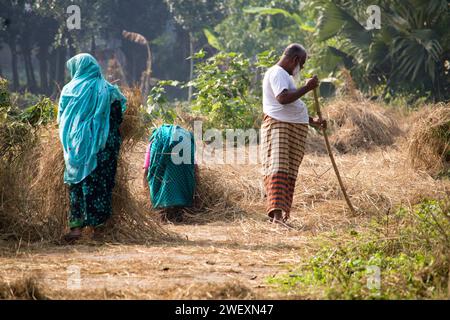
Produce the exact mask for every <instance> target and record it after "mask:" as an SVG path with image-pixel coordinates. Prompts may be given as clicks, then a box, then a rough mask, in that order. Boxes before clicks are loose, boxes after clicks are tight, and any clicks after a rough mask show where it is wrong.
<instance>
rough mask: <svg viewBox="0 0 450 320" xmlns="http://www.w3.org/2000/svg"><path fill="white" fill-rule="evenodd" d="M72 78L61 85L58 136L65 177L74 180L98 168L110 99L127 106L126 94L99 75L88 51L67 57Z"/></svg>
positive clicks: (107, 123)
mask: <svg viewBox="0 0 450 320" xmlns="http://www.w3.org/2000/svg"><path fill="white" fill-rule="evenodd" d="M67 68H68V69H69V72H70V76H71V77H72V80H71V81H70V82H69V83H68V84H67V85H65V86H64V88H63V90H62V92H61V98H60V101H59V108H58V125H59V137H60V140H61V143H62V146H63V150H64V160H65V164H66V170H65V172H64V181H65V183H67V184H77V183H80V182H81V181H83V180H84V179H85V178H86V177H87V176H89V175H90V174H91V173H92V172H93V171H94V170H95V169H96V168H97V154H98V153H99V152H100V151H101V150H103V149H104V148H105V145H106V141H107V139H108V135H109V131H110V130H109V129H110V124H109V119H110V110H111V105H112V104H113V102H115V101H117V102H119V103H120V106H121V108H122V112H124V111H125V109H126V101H127V100H126V98H125V97H124V96H123V94H122V93H121V92H120V90H119V88H118V87H117V86H113V85H111V84H110V83H109V82H108V81H106V80H105V78H104V77H103V75H102V72H101V69H100V66H99V64H98V62H97V61H96V60H95V58H94V57H92V56H91V55H90V54H86V53H83V54H79V55H76V56H75V57H73V58H72V59H70V60H69V61H67Z"/></svg>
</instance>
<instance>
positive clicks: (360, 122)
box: [325, 98, 401, 153]
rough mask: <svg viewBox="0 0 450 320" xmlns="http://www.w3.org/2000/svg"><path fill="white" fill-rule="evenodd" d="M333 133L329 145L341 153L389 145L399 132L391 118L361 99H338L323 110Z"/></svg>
mask: <svg viewBox="0 0 450 320" xmlns="http://www.w3.org/2000/svg"><path fill="white" fill-rule="evenodd" d="M325 115H326V118H327V119H329V123H330V129H331V130H332V131H333V132H332V136H331V139H330V140H331V143H332V144H333V146H334V147H335V148H336V149H337V150H338V151H339V152H342V153H348V152H354V151H357V150H361V149H362V150H367V149H371V148H373V147H375V146H389V145H392V144H393V143H394V141H395V137H396V136H398V135H399V134H400V133H401V130H400V128H399V125H398V122H397V120H396V119H395V117H394V115H393V114H392V113H391V112H389V111H388V110H387V109H386V108H384V107H382V106H380V105H379V104H376V103H373V102H370V101H367V100H363V99H350V98H347V99H339V100H335V101H334V102H332V103H331V104H329V105H328V106H327V107H326V109H325Z"/></svg>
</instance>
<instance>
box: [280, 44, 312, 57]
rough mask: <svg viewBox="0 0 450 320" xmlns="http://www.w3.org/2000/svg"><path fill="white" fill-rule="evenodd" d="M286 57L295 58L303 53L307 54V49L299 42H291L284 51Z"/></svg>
mask: <svg viewBox="0 0 450 320" xmlns="http://www.w3.org/2000/svg"><path fill="white" fill-rule="evenodd" d="M283 54H284V55H285V56H286V57H290V58H294V57H297V56H298V57H301V56H303V55H307V54H308V53H307V52H306V49H305V48H304V47H303V46H302V45H301V44H298V43H292V44H290V45H289V46H288V47H287V48H286V49H285V50H284V53H283Z"/></svg>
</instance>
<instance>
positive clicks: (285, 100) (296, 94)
mask: <svg viewBox="0 0 450 320" xmlns="http://www.w3.org/2000/svg"><path fill="white" fill-rule="evenodd" d="M318 86H319V78H317V76H314V77H313V78H312V79H310V80H309V81H308V83H307V84H306V86H304V87H301V88H299V89H297V90H292V91H288V90H284V91H283V92H281V93H280V94H279V95H278V97H277V100H278V102H279V103H281V104H290V103H292V102H295V101H297V100H298V99H300V98H301V97H303V96H304V95H305V94H307V93H308V92H310V91H312V90H314V89H315V88H317V87H318Z"/></svg>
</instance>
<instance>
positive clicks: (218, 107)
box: [187, 52, 261, 129]
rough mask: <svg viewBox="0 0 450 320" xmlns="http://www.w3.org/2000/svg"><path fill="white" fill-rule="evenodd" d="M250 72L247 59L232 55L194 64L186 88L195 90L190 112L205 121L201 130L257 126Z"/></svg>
mask: <svg viewBox="0 0 450 320" xmlns="http://www.w3.org/2000/svg"><path fill="white" fill-rule="evenodd" d="M202 56H203V55H202V54H199V55H197V56H196V58H197V59H198V58H202ZM254 72H255V69H254V66H253V65H252V63H251V62H250V60H249V59H247V58H245V57H244V56H243V55H242V54H238V53H233V52H231V53H218V54H217V55H215V56H213V57H211V58H209V59H207V60H206V61H203V62H200V63H199V64H197V67H196V71H195V74H196V77H195V78H194V79H193V80H192V81H190V82H189V83H188V84H187V85H188V86H192V87H193V88H194V89H195V93H194V100H193V103H192V109H193V110H194V111H197V112H199V113H201V114H202V115H204V116H206V117H207V123H206V124H205V127H214V128H218V129H226V128H243V129H247V128H254V127H256V126H257V118H258V116H259V114H260V108H261V107H260V104H259V97H257V96H255V95H254V94H253V91H252V81H253V78H254V75H255V74H254Z"/></svg>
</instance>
